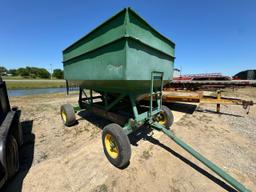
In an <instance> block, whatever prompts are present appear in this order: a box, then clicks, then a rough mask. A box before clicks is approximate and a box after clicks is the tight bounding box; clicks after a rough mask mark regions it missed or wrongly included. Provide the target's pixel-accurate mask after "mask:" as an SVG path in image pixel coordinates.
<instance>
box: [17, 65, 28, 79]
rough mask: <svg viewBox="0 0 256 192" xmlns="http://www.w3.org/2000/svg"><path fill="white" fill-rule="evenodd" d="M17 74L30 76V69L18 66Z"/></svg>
mask: <svg viewBox="0 0 256 192" xmlns="http://www.w3.org/2000/svg"><path fill="white" fill-rule="evenodd" d="M17 75H20V76H22V77H28V76H29V69H28V68H24V67H21V68H18V69H17Z"/></svg>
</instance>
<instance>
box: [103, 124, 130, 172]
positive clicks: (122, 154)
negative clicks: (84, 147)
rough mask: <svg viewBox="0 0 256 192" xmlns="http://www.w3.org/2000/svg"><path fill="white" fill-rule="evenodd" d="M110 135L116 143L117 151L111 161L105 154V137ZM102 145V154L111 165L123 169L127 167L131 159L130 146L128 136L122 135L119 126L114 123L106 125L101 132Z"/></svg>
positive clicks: (122, 132)
mask: <svg viewBox="0 0 256 192" xmlns="http://www.w3.org/2000/svg"><path fill="white" fill-rule="evenodd" d="M107 134H110V135H111V136H112V137H113V138H114V140H115V141H116V143H117V147H118V150H119V153H118V156H117V158H115V159H113V158H112V157H111V156H110V155H109V154H108V152H107V149H106V144H105V136H106V135H107ZM102 144H103V149H104V153H105V155H106V156H107V158H108V160H109V161H110V163H111V164H112V165H114V166H115V167H118V168H124V167H125V166H126V165H128V163H129V161H130V158H131V145H130V140H129V138H128V136H127V135H126V134H125V133H124V131H123V129H122V127H121V126H119V125H118V124H115V123H111V124H108V125H107V126H105V127H104V129H103V132H102Z"/></svg>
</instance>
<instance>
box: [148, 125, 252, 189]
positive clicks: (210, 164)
mask: <svg viewBox="0 0 256 192" xmlns="http://www.w3.org/2000/svg"><path fill="white" fill-rule="evenodd" d="M150 126H151V127H152V128H153V129H156V130H158V131H162V132H163V133H164V134H165V135H167V136H168V137H170V138H171V139H172V140H173V141H174V142H175V143H177V144H178V145H179V146H181V147H182V148H183V149H185V150H186V151H187V152H188V153H190V154H191V155H192V156H194V157H195V158H196V159H197V160H199V161H200V162H201V163H203V164H204V165H206V166H207V167H208V168H209V169H211V170H212V171H213V172H215V173H216V174H217V175H219V176H220V177H221V178H222V179H224V180H225V181H226V182H228V183H229V184H230V185H231V186H233V187H234V188H235V189H236V190H238V191H239V192H249V191H250V190H249V189H247V188H245V186H244V185H242V184H241V183H239V182H238V181H237V180H236V179H234V178H233V177H232V176H230V175H229V174H228V173H226V172H225V171H224V170H222V169H221V168H220V167H218V166H217V165H215V164H214V163H213V162H211V161H210V160H208V159H206V158H205V157H204V156H202V155H201V154H200V153H198V152H197V151H195V150H194V149H193V148H192V147H190V146H189V145H187V144H186V143H185V142H183V141H182V140H181V139H179V138H178V137H176V136H175V134H174V133H173V132H172V131H171V130H169V129H166V128H165V127H164V126H162V125H161V124H159V123H156V122H154V123H151V124H150Z"/></svg>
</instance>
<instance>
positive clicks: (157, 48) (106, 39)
mask: <svg viewBox="0 0 256 192" xmlns="http://www.w3.org/2000/svg"><path fill="white" fill-rule="evenodd" d="M174 47H175V44H174V43H173V42H172V41H170V40H169V39H167V38H165V37H164V36H162V35H161V34H160V33H158V32H157V31H156V30H155V29H153V28H152V27H151V26H150V25H149V24H148V23H147V22H146V21H144V20H143V19H142V18H141V17H139V16H138V15H137V14H136V13H135V12H134V11H132V10H131V9H130V8H127V9H124V10H122V11H121V12H119V13H118V14H116V15H115V16H113V17H112V18H110V19H109V20H107V21H106V22H104V23H103V24H102V25H100V26H99V27H97V28H96V29H94V30H93V31H91V32H90V33H89V34H87V35H86V36H84V37H83V38H81V39H80V40H78V41H77V42H75V43H74V44H72V45H71V46H69V47H68V48H67V49H65V50H64V51H63V63H64V76H65V79H66V80H68V81H71V82H72V81H75V82H76V83H77V84H79V85H80V86H81V87H82V88H87V89H93V90H94V91H107V92H118V93H120V92H133V93H149V92H150V85H151V84H150V83H151V72H152V71H158V72H163V73H164V76H163V80H164V83H165V82H168V81H169V80H171V78H172V74H173V62H174ZM158 85H159V86H160V84H158Z"/></svg>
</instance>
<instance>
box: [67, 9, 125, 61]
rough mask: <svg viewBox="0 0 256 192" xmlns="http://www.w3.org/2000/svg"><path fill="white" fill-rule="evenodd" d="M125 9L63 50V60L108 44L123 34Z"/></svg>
mask: <svg viewBox="0 0 256 192" xmlns="http://www.w3.org/2000/svg"><path fill="white" fill-rule="evenodd" d="M124 21H125V11H121V12H120V13H118V14H117V15H115V16H114V17H112V18H111V19H109V20H108V21H106V22H105V23H103V24H102V25H100V26H99V27H97V28H96V29H94V30H93V31H92V32H90V33H89V34H88V35H86V36H84V37H83V38H82V39H80V40H78V41H77V42H75V43H74V44H72V45H71V46H70V47H69V48H67V49H65V50H64V51H63V61H64V62H65V61H67V60H69V59H72V58H74V57H77V56H79V55H81V54H84V53H87V52H89V51H92V50H94V49H97V48H99V47H101V46H104V45H106V44H109V43H111V42H113V41H115V40H117V39H119V38H121V37H123V36H124V35H125V27H124Z"/></svg>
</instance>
